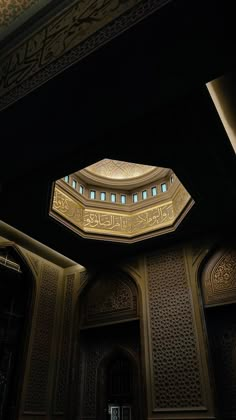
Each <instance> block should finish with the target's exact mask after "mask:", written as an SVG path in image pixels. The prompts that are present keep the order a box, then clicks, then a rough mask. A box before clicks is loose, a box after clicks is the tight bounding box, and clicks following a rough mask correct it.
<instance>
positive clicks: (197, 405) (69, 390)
mask: <svg viewBox="0 0 236 420" xmlns="http://www.w3.org/2000/svg"><path fill="white" fill-rule="evenodd" d="M6 243H8V244H10V243H9V241H7V240H6V238H0V245H3V244H6ZM213 245H214V244H213V243H211V242H210V241H209V242H208V243H204V242H203V243H200V244H199V243H198V244H194V242H192V243H189V244H184V245H183V246H175V247H172V248H166V249H164V248H163V249H162V250H160V249H159V250H156V251H153V252H152V253H149V254H146V255H142V256H139V257H137V258H132V259H130V260H127V261H124V262H123V263H121V264H120V266H119V267H118V266H117V267H115V268H116V269H118V270H122V271H123V272H125V273H127V274H129V275H130V276H131V277H132V279H133V280H134V282H135V283H136V286H137V289H138V294H139V316H140V321H139V322H140V337H139V343H136V346H138V347H139V354H140V359H141V360H140V376H141V381H142V384H143V388H144V392H143V396H142V398H143V399H144V400H147V401H144V406H146V409H145V410H144V411H145V415H144V418H145V419H147V420H154V419H163V420H164V419H179V420H180V419H182V420H184V419H210V418H211V419H213V418H215V409H214V403H213V397H214V395H213V394H214V378H213V375H212V368H211V362H210V355H209V344H208V338H207V331H206V325H205V319H204V308H203V300H202V294H201V288H200V280H199V279H200V271H201V270H200V269H201V267H202V264H203V263H204V261H205V258H206V257H207V255H208V254H209V250H210V249H211V248H212V246H213ZM13 246H16V247H17V249H18V250H19V252H20V253H21V254H22V256H23V258H24V259H25V261H26V262H27V264H28V266H29V267H30V269H31V271H32V275H33V278H34V282H35V285H34V288H35V299H34V302H33V307H32V319H30V320H29V325H28V330H29V334H28V338H27V340H28V341H27V347H26V348H27V355H26V365H25V374H24V378H22V383H21V386H20V390H19V391H20V395H21V404H20V414H19V420H23V419H24V420H25V419H27V420H33V419H34V420H38V419H46V420H51V419H55V420H59V419H62V420H64V419H65V420H69V419H75V418H76V413H75V410H74V402H73V400H74V398H75V395H76V393H77V399H78V389H77V386H78V376H80V374H81V371H79V370H78V363H77V362H78V354H79V351H80V342H79V339H78V337H79V322H80V319H79V318H80V315H79V308H78V299H79V295H80V293H81V291H82V289H84V288H85V286H86V284H88V282H89V281H90V280H89V279H90V278H91V277H90V273H88V272H87V271H82V272H81V268H80V267H79V266H77V265H75V266H71V267H69V268H66V269H65V268H63V267H61V266H59V265H57V264H55V263H52V262H51V261H50V259H48V260H47V259H46V258H42V257H40V256H38V255H36V254H35V253H33V252H31V251H29V250H28V249H25V248H23V247H21V246H18V245H17V244H13ZM204 264H205V263H204ZM105 268H106V267H104V269H105ZM113 268H114V267H113ZM98 339H99V338H98ZM94 374H95V373H94ZM145 394H146V396H145ZM146 397H147V398H146Z"/></svg>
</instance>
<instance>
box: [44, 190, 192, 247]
mask: <svg viewBox="0 0 236 420" xmlns="http://www.w3.org/2000/svg"><path fill="white" fill-rule="evenodd" d="M192 205H193V200H192V199H191V197H190V195H189V194H188V192H187V191H186V190H185V188H184V187H183V186H182V185H179V186H178V188H177V190H176V192H175V194H174V195H173V198H172V199H171V198H170V199H168V200H167V201H165V202H162V203H159V204H157V203H156V204H152V205H150V207H148V208H145V209H141V210H137V211H130V212H124V211H118V210H117V211H114V210H109V209H106V210H104V209H101V208H98V207H97V208H88V207H85V206H84V205H83V204H82V203H80V202H79V201H78V200H77V199H76V198H75V197H73V196H72V195H70V194H69V193H68V192H66V191H64V190H63V189H62V188H61V187H59V186H58V185H55V190H54V196H53V202H52V208H51V211H50V214H51V216H53V217H55V218H57V219H58V220H60V221H61V222H62V223H63V224H66V225H67V226H68V227H70V228H71V229H74V230H76V231H77V232H78V233H79V234H81V235H82V236H83V235H85V236H86V235H89V234H97V235H99V236H97V237H98V239H99V237H100V238H101V239H104V238H105V239H106V238H107V239H108V238H109V237H110V239H111V240H120V238H123V240H132V239H133V240H135V239H138V238H139V237H140V235H142V239H143V237H144V236H143V235H145V234H148V235H151V234H159V233H160V232H161V233H163V232H164V233H165V232H166V231H165V229H168V230H169V229H170V230H171V229H172V230H174V229H175V226H174V225H175V222H176V221H177V220H178V218H179V216H180V215H181V212H182V211H183V210H186V208H187V209H188V210H189V209H190V207H191V206H192Z"/></svg>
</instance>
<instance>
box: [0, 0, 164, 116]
mask: <svg viewBox="0 0 236 420" xmlns="http://www.w3.org/2000/svg"><path fill="white" fill-rule="evenodd" d="M169 1H171V0H127V1H120V0H118V1H117V0H107V1H100V0H95V1H92V0H86V1H85V0H83V1H75V2H73V3H72V5H71V6H69V7H67V8H65V10H63V11H61V12H60V13H59V14H56V16H55V17H53V18H51V19H50V20H48V21H47V22H45V23H44V24H43V25H42V26H41V27H40V28H38V30H36V31H35V32H34V33H33V34H32V35H29V36H28V37H27V38H26V39H25V40H24V41H23V42H21V43H20V44H18V45H16V44H17V42H15V45H16V46H15V47H14V48H13V49H12V51H11V52H9V51H8V52H7V53H6V55H5V57H4V58H2V60H1V62H0V109H3V108H5V107H7V106H8V105H9V104H11V103H12V102H15V101H16V100H17V99H19V98H21V97H22V96H24V95H26V94H27V93H28V92H30V91H32V90H33V89H35V88H37V87H38V86H40V85H41V84H42V83H45V82H46V81H47V80H49V79H51V78H52V77H54V76H55V75H56V74H58V73H60V72H62V71H63V70H64V69H66V68H67V67H69V66H71V65H72V64H73V63H76V62H77V61H79V60H81V59H82V58H83V57H85V56H86V55H88V54H90V53H91V52H92V51H94V50H95V49H96V48H98V47H100V46H101V45H103V44H104V43H106V42H108V41H110V40H111V39H112V38H114V37H115V36H117V35H118V34H119V33H121V32H123V31H124V30H126V29H128V28H129V27H131V26H133V25H134V24H135V23H136V22H138V21H139V20H140V19H143V18H144V17H145V16H148V15H149V14H150V13H152V12H154V11H155V10H157V9H159V8H160V7H162V6H163V5H165V4H166V3H168V2H169ZM18 3H21V2H18Z"/></svg>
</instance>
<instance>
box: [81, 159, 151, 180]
mask: <svg viewBox="0 0 236 420" xmlns="http://www.w3.org/2000/svg"><path fill="white" fill-rule="evenodd" d="M153 169H156V167H155V166H149V165H141V164H138V163H131V162H122V161H120V160H111V159H102V160H100V161H99V162H97V163H94V164H93V165H90V166H88V167H87V168H86V170H87V171H88V172H91V173H92V174H94V175H98V176H101V177H104V178H108V179H109V178H110V179H117V180H123V179H124V180H128V179H132V178H137V177H140V176H142V175H146V174H148V173H150V172H151V171H152V170H153Z"/></svg>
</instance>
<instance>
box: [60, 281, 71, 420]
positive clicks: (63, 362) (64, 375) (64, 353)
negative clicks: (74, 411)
mask: <svg viewBox="0 0 236 420" xmlns="http://www.w3.org/2000/svg"><path fill="white" fill-rule="evenodd" d="M74 279H75V274H69V275H68V276H67V278H66V294H65V305H64V320H63V331H62V343H61V355H60V365H59V372H58V378H57V386H56V401H55V412H56V413H64V411H65V408H66V399H67V385H68V368H69V360H70V357H69V355H70V339H71V323H72V316H73V313H72V309H73V307H72V302H73V286H74Z"/></svg>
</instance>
